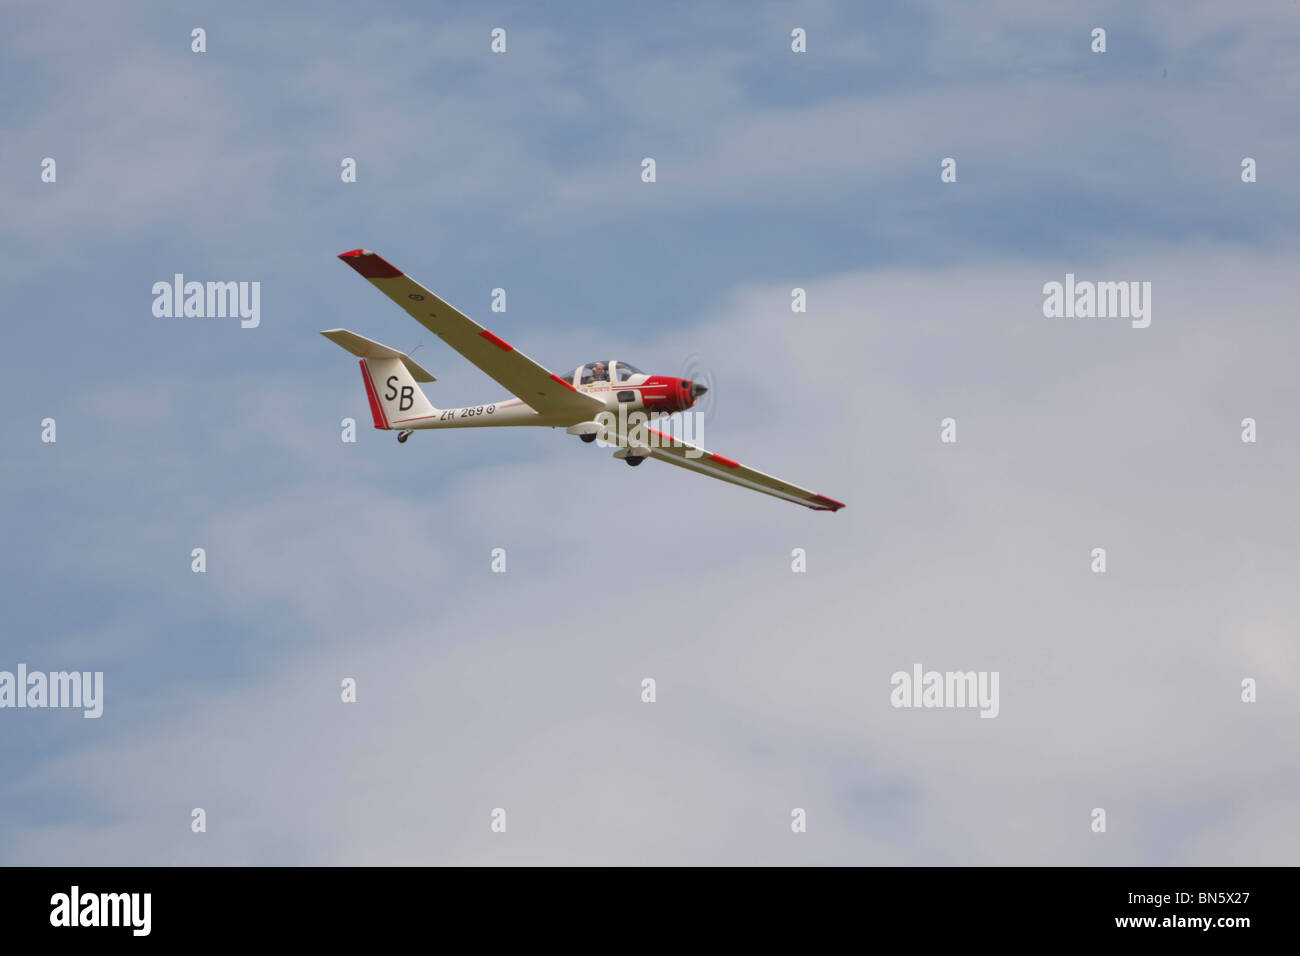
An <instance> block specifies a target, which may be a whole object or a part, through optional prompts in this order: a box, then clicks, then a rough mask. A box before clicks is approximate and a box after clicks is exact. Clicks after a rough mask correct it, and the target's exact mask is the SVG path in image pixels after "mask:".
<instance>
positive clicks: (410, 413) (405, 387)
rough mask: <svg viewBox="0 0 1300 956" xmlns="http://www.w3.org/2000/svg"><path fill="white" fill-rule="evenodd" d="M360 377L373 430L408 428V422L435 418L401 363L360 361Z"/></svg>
mask: <svg viewBox="0 0 1300 956" xmlns="http://www.w3.org/2000/svg"><path fill="white" fill-rule="evenodd" d="M361 377H362V379H364V380H365V383H366V395H367V396H368V397H369V399H370V414H371V415H373V416H374V419H375V427H376V428H410V427H411V423H412V422H415V421H418V420H420V419H428V418H432V417H434V416H435V415H437V414H438V409H436V408H434V407H433V403H432V402H430V401H429V400H428V399H427V398H426V397H425V395H424V392H422V391H420V386H419V385H416V384H415V379H414V378H412V377H411V373H410V372H408V371H407V370H406V365H405V363H403V362H402V360H401V359H395V358H379V359H371V358H363V359H362V360H361Z"/></svg>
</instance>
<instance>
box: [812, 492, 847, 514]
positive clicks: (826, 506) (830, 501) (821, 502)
mask: <svg viewBox="0 0 1300 956" xmlns="http://www.w3.org/2000/svg"><path fill="white" fill-rule="evenodd" d="M808 500H809V501H815V502H817V504H815V505H813V507H814V508H817V510H818V511H839V510H840V509H841V508H843V507H845V504H844V502H842V501H836V500H835V499H834V498H827V497H826V496H825V495H813V496H812V497H811V498H809V499H808Z"/></svg>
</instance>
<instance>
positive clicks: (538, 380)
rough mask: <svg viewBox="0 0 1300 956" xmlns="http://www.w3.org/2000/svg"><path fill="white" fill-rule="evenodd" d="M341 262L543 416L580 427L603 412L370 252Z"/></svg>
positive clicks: (595, 402) (355, 253)
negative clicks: (552, 417) (554, 417)
mask: <svg viewBox="0 0 1300 956" xmlns="http://www.w3.org/2000/svg"><path fill="white" fill-rule="evenodd" d="M339 258H340V259H342V260H343V261H344V262H345V263H347V264H348V265H350V266H351V267H352V268H353V269H355V270H356V271H357V272H358V273H360V274H361V275H362V276H363V277H365V278H366V279H369V280H370V284H371V285H373V286H374V287H375V288H376V289H378V290H379V291H380V292H382V293H383V294H384V295H386V296H388V297H389V298H390V299H392V300H393V301H394V302H396V303H397V304H398V305H400V306H401V307H402V308H403V309H405V310H406V311H407V313H409V314H410V316H411V317H412V318H413V319H415V321H417V322H419V323H420V324H421V325H423V326H424V327H425V328H426V329H428V330H429V331H430V332H432V333H433V334H434V335H436V336H438V338H440V339H442V340H443V341H444V342H446V343H447V344H448V345H450V346H451V347H452V348H454V349H455V350H456V351H457V352H459V353H460V354H461V355H463V356H465V358H467V359H469V360H470V361H471V362H473V363H474V364H475V365H477V366H478V367H479V368H480V369H482V370H483V371H484V372H486V373H487V374H488V375H489V376H490V377H491V378H492V379H494V380H495V381H496V382H498V383H499V384H501V385H503V386H504V387H505V388H507V389H509V391H510V393H511V394H512V395H514V396H515V397H516V398H519V399H521V400H523V401H524V402H526V403H527V404H528V405H529V406H530V407H531V408H533V409H535V410H536V411H537V412H538V413H539V414H542V415H547V416H558V417H559V418H560V419H562V420H563V421H562V423H563V424H576V423H577V422H582V421H587V420H589V419H591V418H594V417H595V416H596V414H597V413H598V412H600V411H602V410H603V409H604V408H605V403H604V402H602V401H601V400H600V399H598V398H593V397H592V396H590V395H586V394H584V393H582V392H579V391H578V390H577V389H575V388H574V387H573V386H572V385H571V384H570V383H568V382H566V381H565V380H564V379H562V378H560V377H559V376H558V375H553V374H552V373H551V372H549V371H547V370H546V369H544V368H542V366H540V365H538V364H537V363H536V362H534V361H533V360H532V359H530V358H529V357H528V356H527V355H525V354H524V353H523V352H520V351H519V350H518V349H516V348H515V347H514V346H513V345H511V344H510V343H509V342H506V341H504V340H502V339H500V338H498V337H497V336H495V335H493V334H492V333H491V332H489V331H488V330H487V329H485V328H483V326H481V325H479V324H478V323H477V322H475V321H474V320H473V319H471V318H470V317H469V316H467V315H465V314H464V313H463V312H461V311H459V310H458V309H455V308H453V307H452V306H450V305H448V304H447V303H446V302H444V301H443V300H442V299H440V298H438V296H436V295H434V294H433V293H432V292H430V291H429V290H428V289H426V288H425V287H424V286H422V285H420V283H418V282H416V281H415V280H414V279H412V278H411V277H410V276H408V275H406V274H404V273H403V272H402V271H401V270H400V269H398V268H397V267H396V266H393V265H390V264H389V263H388V262H386V261H385V260H384V259H382V258H381V257H380V256H377V255H376V254H375V253H373V252H371V251H369V250H368V249H353V250H352V251H351V252H344V253H342V254H340V255H339Z"/></svg>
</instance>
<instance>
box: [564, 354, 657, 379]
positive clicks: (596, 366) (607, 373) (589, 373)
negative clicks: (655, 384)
mask: <svg viewBox="0 0 1300 956" xmlns="http://www.w3.org/2000/svg"><path fill="white" fill-rule="evenodd" d="M644 374H645V372H643V371H641V370H640V369H639V368H637V367H636V366H635V365H629V364H627V363H626V362H619V361H617V360H613V359H612V360H610V361H608V362H588V363H587V364H586V365H583V366H580V367H579V368H578V369H576V370H575V371H574V373H573V378H572V379H570V381H572V382H573V383H574V384H575V385H591V384H593V383H595V382H626V381H627V380H628V379H630V378H631V377H632V376H633V375H644Z"/></svg>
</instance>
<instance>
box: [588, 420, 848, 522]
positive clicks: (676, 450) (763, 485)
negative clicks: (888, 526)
mask: <svg viewBox="0 0 1300 956" xmlns="http://www.w3.org/2000/svg"><path fill="white" fill-rule="evenodd" d="M642 427H643V428H644V433H643V434H639V433H638V431H637V429H629V430H628V432H627V433H625V434H620V435H611V434H609V433H606V435H605V436H603V437H604V438H605V440H606V441H610V442H612V443H613V444H617V445H619V446H621V447H623V448H630V447H636V448H638V449H639V450H641V451H648V452H649V457H651V458H654V459H656V460H658V461H663V462H667V463H668V464H670V465H676V466H677V467H679V468H685V469H687V470H688V471H693V472H695V473H696V474H700V475H707V476H708V477H710V478H717V479H718V480H720V481H726V482H730V483H731V484H733V485H739V486H741V487H742V488H748V489H750V490H751V491H758V492H762V493H763V494H765V495H772V496H773V497H776V498H780V499H782V500H783V501H789V502H792V503H793V504H796V505H802V506H803V507H805V508H811V509H813V510H814V511H839V510H840V509H841V508H843V507H844V503H843V502H840V501H836V500H835V499H834V498H827V497H826V496H825V495H820V494H817V492H815V491H809V490H808V489H807V488H800V487H799V486H798V485H795V484H791V483H790V482H788V481H783V480H782V479H780V478H776V477H774V476H772V475H768V474H764V473H763V472H761V471H756V470H755V469H753V468H749V467H747V466H745V465H742V464H741V463H740V462H738V461H732V460H731V459H730V458H726V457H724V456H722V455H719V454H716V453H715V452H711V451H709V450H708V449H705V448H700V447H699V446H698V445H692V444H690V443H689V442H684V441H682V440H681V439H679V438H674V437H673V436H671V435H667V434H665V433H664V432H661V431H659V430H658V429H655V428H645V427H644V426H642Z"/></svg>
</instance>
